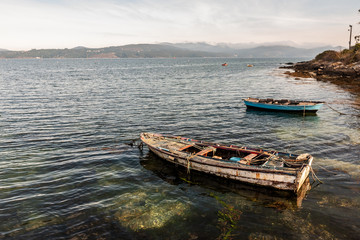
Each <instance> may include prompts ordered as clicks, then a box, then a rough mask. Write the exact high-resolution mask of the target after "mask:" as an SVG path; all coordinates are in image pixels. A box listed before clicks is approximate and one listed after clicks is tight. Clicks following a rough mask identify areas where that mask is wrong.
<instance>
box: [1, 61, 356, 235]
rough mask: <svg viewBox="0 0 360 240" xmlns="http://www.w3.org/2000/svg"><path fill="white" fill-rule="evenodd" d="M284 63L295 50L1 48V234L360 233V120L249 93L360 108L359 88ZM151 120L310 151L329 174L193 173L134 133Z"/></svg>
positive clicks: (231, 139) (166, 128)
mask: <svg viewBox="0 0 360 240" xmlns="http://www.w3.org/2000/svg"><path fill="white" fill-rule="evenodd" d="M287 61H296V60H294V59H290V60H289V59H217V58H214V59H201V58H199V59H50V60H45V59H43V60H42V59H36V60H35V59H33V60H26V59H22V60H0V102H1V105H0V133H1V134H0V238H3V239H216V238H218V239H230V238H233V239H319V238H320V239H357V237H358V236H359V234H360V219H359V216H360V210H359V209H360V186H359V180H360V163H359V156H360V148H359V144H360V124H359V118H358V117H356V116H352V115H339V114H338V113H336V112H334V111H333V110H331V109H330V108H328V107H326V106H324V107H323V108H322V109H321V110H320V111H319V112H318V113H317V115H315V116H306V117H305V118H304V117H302V116H298V115H291V114H290V115H289V114H282V113H268V112H259V111H249V110H246V108H245V106H244V104H243V103H242V100H241V99H242V98H245V97H249V96H253V97H262V98H291V99H309V100H321V101H326V102H327V103H329V104H331V106H332V107H333V108H336V109H338V110H339V111H341V112H343V113H346V114H353V115H354V114H357V115H359V109H358V108H357V107H356V106H359V101H360V100H359V99H360V98H359V96H356V95H352V94H351V93H348V92H346V91H345V90H343V89H341V88H339V87H337V86H335V85H332V84H330V83H324V82H318V81H315V80H309V79H307V80H305V79H304V80H301V79H300V80H298V79H293V78H287V77H285V76H284V75H282V74H281V72H280V71H279V70H277V68H278V66H279V63H280V62H287ZM223 62H227V63H228V66H227V67H222V66H221V63H223ZM248 63H251V64H253V65H254V67H252V68H250V67H247V64H248ZM144 131H153V132H161V133H169V134H176V135H183V136H188V137H193V138H198V139H202V140H208V141H218V142H222V143H232V144H238V145H251V146H261V147H266V148H271V149H277V150H281V151H289V152H294V153H302V152H309V153H311V154H312V155H314V157H315V162H314V170H315V172H316V174H317V176H318V177H319V178H320V179H321V180H322V181H323V182H324V183H323V184H320V185H316V184H313V185H312V186H311V187H312V189H311V190H310V191H309V192H308V193H307V195H306V197H305V198H303V199H301V200H299V199H296V198H294V197H293V196H291V195H290V196H289V195H288V194H285V193H283V192H281V191H273V190H269V189H263V188H258V187H254V186H251V185H246V184H241V183H234V182H231V181H223V180H221V179H218V178H213V177H210V176H207V175H203V174H198V173H191V175H190V176H188V175H187V174H186V171H184V169H181V168H178V167H174V166H173V165H171V164H167V163H165V162H163V161H162V160H160V159H158V158H157V157H155V156H154V155H152V154H151V153H149V151H148V149H147V148H144V150H143V151H140V150H139V149H138V148H136V147H135V148H134V147H131V146H129V145H128V143H130V142H131V140H133V139H137V138H138V137H139V134H140V133H141V132H144Z"/></svg>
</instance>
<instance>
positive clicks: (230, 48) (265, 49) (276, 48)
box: [164, 43, 339, 58]
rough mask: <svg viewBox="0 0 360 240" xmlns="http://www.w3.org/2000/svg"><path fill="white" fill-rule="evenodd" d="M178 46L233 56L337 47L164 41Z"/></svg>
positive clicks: (295, 54) (311, 53)
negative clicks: (248, 45)
mask: <svg viewBox="0 0 360 240" xmlns="http://www.w3.org/2000/svg"><path fill="white" fill-rule="evenodd" d="M164 44H169V45H171V46H176V47H179V48H185V49H189V50H193V49H198V50H201V51H208V52H216V53H227V54H232V55H233V56H234V57H240V58H300V57H301V58H303V57H305V58H314V57H315V56H316V55H317V54H319V53H321V52H323V51H325V50H329V49H330V50H335V49H339V47H332V46H323V47H316V48H297V47H292V46H285V45H270V46H257V47H250V48H249V47H246V45H244V44H225V43H223V44H217V45H210V44H207V43H176V44H171V43H164Z"/></svg>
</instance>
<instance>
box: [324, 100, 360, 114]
mask: <svg viewBox="0 0 360 240" xmlns="http://www.w3.org/2000/svg"><path fill="white" fill-rule="evenodd" d="M325 104H326V106H328V107H329V108H330V109H331V110H333V111H334V112H337V113H338V114H340V115H348V116H355V117H360V114H349V113H343V112H340V111H338V110H336V109H335V108H333V107H331V106H330V104H328V103H325Z"/></svg>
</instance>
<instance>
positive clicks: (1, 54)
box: [0, 43, 339, 58]
mask: <svg viewBox="0 0 360 240" xmlns="http://www.w3.org/2000/svg"><path fill="white" fill-rule="evenodd" d="M242 47H243V46H241V45H236V44H217V45H211V44H207V43H176V44H173V43H161V44H131V45H124V46H116V47H105V48H87V47H82V46H79V47H75V48H72V49H67V48H65V49H32V50H29V51H9V50H6V49H0V58H174V57H238V58H300V57H301V58H314V57H315V56H316V55H317V54H319V53H321V52H323V51H325V50H334V49H339V47H332V46H324V47H316V48H310V49H308V48H297V47H292V46H282V45H281V46H280V45H274V46H257V47H251V48H242Z"/></svg>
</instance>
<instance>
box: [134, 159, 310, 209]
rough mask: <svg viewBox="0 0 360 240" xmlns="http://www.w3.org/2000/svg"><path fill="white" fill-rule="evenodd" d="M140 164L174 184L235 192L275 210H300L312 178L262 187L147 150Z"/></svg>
mask: <svg viewBox="0 0 360 240" xmlns="http://www.w3.org/2000/svg"><path fill="white" fill-rule="evenodd" d="M140 164H141V165H142V166H143V167H144V168H145V169H147V170H150V171H152V172H153V173H154V174H155V175H156V176H158V177H160V178H161V179H162V180H164V181H166V182H168V183H169V184H172V185H180V184H184V183H187V184H189V185H198V186H201V187H203V188H207V189H211V190H212V191H217V192H220V193H228V192H232V193H235V194H237V195H239V196H241V197H243V198H245V199H247V200H249V201H253V202H256V203H257V204H261V205H263V206H264V207H271V208H276V209H281V210H283V209H297V208H300V207H301V205H302V201H303V199H304V198H305V196H306V194H307V192H308V191H309V190H310V189H311V185H310V180H309V178H307V179H306V180H305V182H304V184H303V186H302V187H301V189H300V190H299V191H298V192H297V193H294V192H292V191H284V190H277V189H273V188H269V187H259V186H256V185H252V184H247V183H243V182H238V181H235V180H231V179H225V178H221V177H217V176H213V175H210V174H205V173H201V172H198V171H194V170H192V171H190V173H189V174H188V173H187V169H186V168H184V167H182V166H177V165H174V164H172V163H169V162H167V161H165V160H163V159H161V158H159V157H157V156H156V155H155V154H153V153H152V152H148V153H147V154H146V155H145V156H143V157H142V158H141V160H140Z"/></svg>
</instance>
